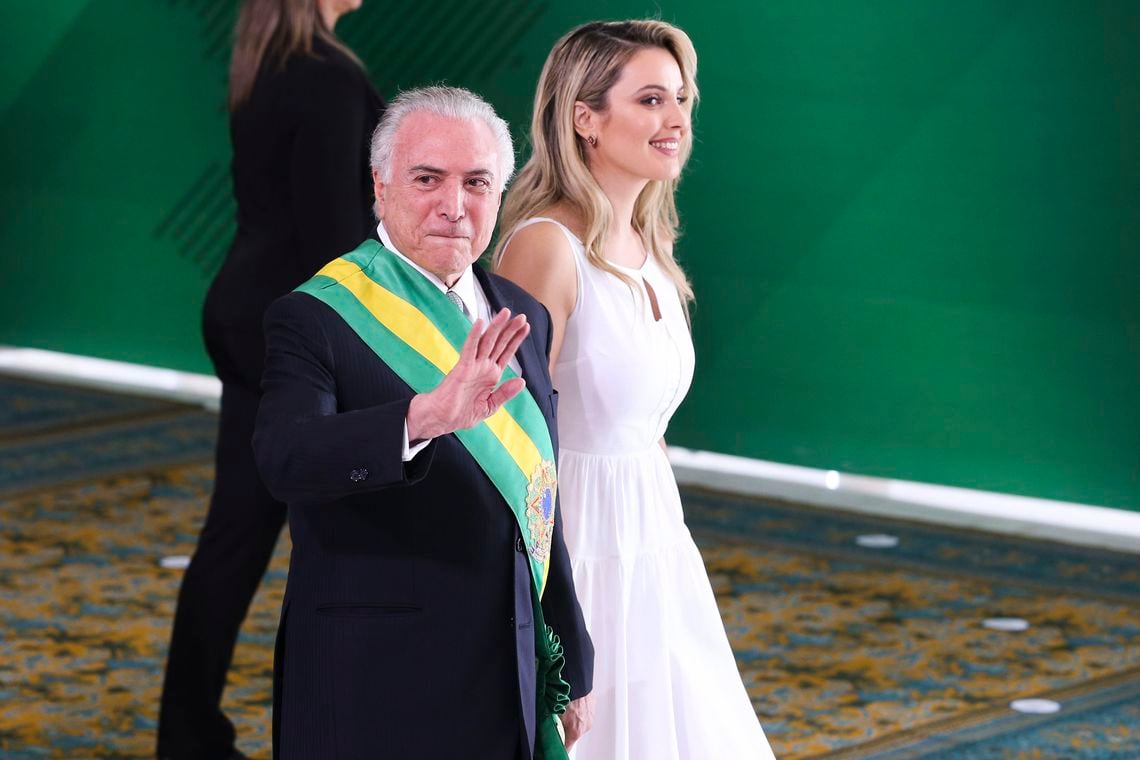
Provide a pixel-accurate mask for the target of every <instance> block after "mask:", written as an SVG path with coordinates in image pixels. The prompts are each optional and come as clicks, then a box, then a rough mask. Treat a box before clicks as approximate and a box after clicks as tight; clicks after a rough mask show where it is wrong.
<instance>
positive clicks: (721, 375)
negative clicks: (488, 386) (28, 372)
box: [0, 0, 1140, 510]
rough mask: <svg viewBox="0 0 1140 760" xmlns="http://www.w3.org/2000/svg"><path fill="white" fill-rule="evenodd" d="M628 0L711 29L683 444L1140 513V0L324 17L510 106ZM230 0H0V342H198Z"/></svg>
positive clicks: (604, 7) (374, 52)
mask: <svg viewBox="0 0 1140 760" xmlns="http://www.w3.org/2000/svg"><path fill="white" fill-rule="evenodd" d="M645 14H654V15H659V16H660V17H662V18H665V19H667V20H672V21H675V22H676V23H679V24H680V25H682V26H683V27H685V28H686V29H687V30H688V31H689V32H690V34H691V35H692V37H693V40H694V42H695V44H696V46H697V50H698V52H699V54H700V57H701V63H700V80H701V85H702V94H703V101H702V103H701V106H700V109H699V113H698V117H697V124H696V129H697V146H696V151H695V154H694V158H693V160H692V162H691V163H690V166H689V168H688V170H687V174H686V179H685V182H684V184H683V186H682V193H681V209H682V213H683V220H684V226H685V237H684V238H683V240H682V242H681V244H680V246H679V248H678V255H679V257H680V258H681V259H682V261H683V263H684V265H685V267H686V268H687V269H688V271H689V272H690V273H691V274H692V277H693V280H694V283H695V286H696V291H697V295H698V304H697V307H696V309H695V312H694V316H695V323H694V335H695V339H696V344H697V351H698V370H697V377H696V380H695V384H694V387H693V390H692V393H691V395H690V397H689V400H688V401H687V402H686V404H685V406H684V407H682V409H681V412H680V413H679V414H678V417H677V418H676V420H675V421H674V424H673V427H672V429H671V430H670V434H669V439H670V441H671V442H672V443H676V444H680V445H684V446H689V447H693V448H700V449H709V450H713V451H720V452H726V453H731V454H739V455H744V456H750V457H758V458H762V459H768V460H775V461H781V462H789V463H793V464H803V465H810V466H814V467H822V468H834V469H839V470H842V471H848V472H856V473H862V474H870V475H881V476H888V477H897V478H905V479H910V480H918V481H925V482H935V483H945V484H951V485H959V486H966V487H974V488H983V489H990V490H996V491H1003V492H1011V493H1022V494H1029V495H1034V496H1042V497H1047V498H1058V499H1067V500H1075V501H1080V502H1086V503H1092V504H1102V505H1108V506H1115V507H1122V508H1126V509H1132V510H1140V482H1138V481H1140V445H1138V443H1140V442H1138V438H1140V314H1138V312H1140V298H1138V297H1137V293H1138V292H1140V263H1138V260H1140V255H1138V252H1140V52H1138V51H1140V6H1138V5H1137V3H1135V2H1133V1H1132V0H1105V1H1103V2H1099V3H1085V2H1077V0H1070V1H1067V2H1047V1H1038V2H1010V1H1002V0H997V1H995V0H986V1H985V2H981V1H971V0H966V1H962V0H955V1H954V2H949V1H946V0H926V1H925V2H918V3H916V2H913V1H912V0H880V1H879V2H870V1H867V2H856V1H855V0H842V1H841V0H832V1H831V2H818V1H817V2H804V1H803V0H773V1H771V2H761V3H754V2H747V3H746V2H736V3H709V2H696V1H695V0H687V1H682V0H676V1H674V2H669V1H668V0H661V2H660V3H646V2H621V1H615V2H607V3H602V2H595V1H593V0H582V1H581V2H578V3H575V4H573V6H572V7H571V6H570V5H569V4H557V5H555V4H552V3H541V2H527V1H525V0H505V1H504V2H499V3H485V4H481V5H480V4H474V3H466V2H456V1H454V0H449V1H446V2H437V3H403V2H400V3H396V2H380V1H379V0H366V2H365V7H364V9H363V10H361V11H359V12H357V13H355V14H353V15H351V16H348V17H346V18H345V19H344V21H342V23H341V26H340V27H339V29H338V31H339V32H340V33H341V34H342V36H343V37H344V38H345V39H346V40H347V41H349V43H350V44H351V45H352V46H353V47H354V48H355V49H356V50H357V51H358V52H359V53H360V54H361V56H362V58H363V59H364V60H365V61H366V63H367V64H368V66H369V69H370V71H371V72H372V75H373V78H374V80H375V82H376V84H377V87H378V88H379V89H380V91H381V93H383V94H384V95H386V96H391V95H392V94H393V93H394V92H395V91H396V90H397V89H398V88H399V87H409V86H414V85H417V84H421V83H425V82H431V81H439V80H447V81H449V82H452V83H456V84H461V85H465V86H468V87H471V88H473V89H475V90H477V91H479V92H481V93H483V94H485V95H486V96H487V97H488V98H489V99H490V100H491V101H492V102H493V103H495V105H496V106H497V107H498V108H499V109H500V111H501V112H502V113H503V115H504V116H506V117H507V118H508V120H509V121H511V123H512V124H513V125H514V126H515V128H516V133H517V134H520V135H521V134H523V132H524V131H525V125H526V123H527V121H528V118H529V109H530V100H531V97H532V94H533V88H534V82H535V80H536V78H537V75H538V71H539V68H540V67H541V65H542V61H543V59H544V57H545V54H546V52H547V51H548V50H549V48H550V45H551V44H552V43H553V41H554V40H555V39H556V38H557V37H558V36H559V35H560V34H561V33H562V32H564V31H565V30H566V29H568V28H569V27H570V26H572V25H574V24H576V23H579V22H581V21H585V20H588V19H590V18H596V17H609V18H613V17H617V16H620V15H630V16H638V15H645ZM234 15H235V4H234V3H231V2H228V1H226V0H146V1H145V2H144V1H143V0H55V2H52V3H46V4H27V3H25V4H11V3H9V4H4V5H3V6H2V7H0V40H2V42H3V47H4V50H5V57H4V63H3V64H2V65H0V109H2V114H3V115H2V116H0V152H2V159H3V164H2V165H3V181H2V183H0V194H2V204H0V209H2V211H0V213H2V214H3V218H2V222H3V223H2V225H0V342H2V343H7V344H13V345H24V346H38V347H44V348H51V349H57V350H61V351H69V352H74V353H80V354H89V355H95V356H104V357H110V358H116V359H124V360H129V361H135V362H144V363H148V364H156V365H162V366H169V367H177V368H182V369H188V370H194V371H209V363H208V361H207V360H206V358H205V353H204V351H203V348H202V345H201V340H200V337H199V331H198V320H199V313H200V309H201V302H202V297H203V295H204V292H205V288H206V286H207V284H208V281H209V277H210V275H211V274H212V272H213V271H214V269H215V268H216V267H217V265H218V263H219V262H220V260H221V257H222V256H223V255H224V252H225V249H226V246H227V244H228V242H229V237H230V235H231V234H232V232H233V219H232V216H233V206H232V201H231V200H230V196H229V185H228V182H229V178H228V161H229V146H228V142H227V133H226V115H225V113H224V109H223V101H224V93H225V67H226V62H227V56H228V39H229V34H230V28H231V25H232V23H233V18H234ZM521 150H522V152H523V153H524V154H525V151H526V148H525V145H523V146H522V148H521Z"/></svg>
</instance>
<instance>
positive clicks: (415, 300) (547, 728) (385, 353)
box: [297, 240, 570, 760]
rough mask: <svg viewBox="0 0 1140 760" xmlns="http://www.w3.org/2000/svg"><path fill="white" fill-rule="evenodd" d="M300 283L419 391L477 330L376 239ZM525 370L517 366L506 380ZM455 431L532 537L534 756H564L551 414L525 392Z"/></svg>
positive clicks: (549, 759) (565, 693) (527, 538)
mask: <svg viewBox="0 0 1140 760" xmlns="http://www.w3.org/2000/svg"><path fill="white" fill-rule="evenodd" d="M297 290H299V291H301V292H303V293H308V294H309V295H311V296H313V297H314V298H316V299H318V300H319V301H322V302H324V303H325V304H327V305H328V306H330V307H331V308H332V309H333V310H334V311H335V312H336V313H337V314H339V315H340V317H341V318H342V319H343V320H344V321H345V322H346V323H347V324H348V326H349V327H351V328H352V329H353V331H354V332H356V334H357V335H359V336H360V338H361V340H363V341H364V343H365V344H366V345H367V346H368V347H369V348H371V349H372V351H374V352H375V353H376V355H377V356H378V357H380V359H381V360H382V361H383V362H384V363H385V364H387V365H388V366H389V367H390V368H391V369H392V370H393V371H394V372H395V373H396V374H397V375H399V376H400V378H401V379H402V380H403V381H404V382H406V383H407V384H408V385H409V386H411V388H412V390H414V391H415V392H416V393H427V392H428V391H431V390H434V389H435V388H436V387H437V386H438V385H439V384H440V382H441V381H442V380H443V378H444V376H445V375H446V374H447V373H448V372H450V371H451V369H452V368H453V367H454V366H455V364H456V363H457V362H458V361H459V351H460V350H461V348H462V346H463V343H464V341H465V340H466V338H467V333H468V332H469V331H470V329H471V324H470V323H469V322H468V321H467V318H466V317H465V316H464V315H463V314H462V312H460V311H459V309H457V308H456V307H455V305H454V304H453V303H451V302H450V301H449V300H448V299H447V297H446V296H445V295H444V294H443V292H441V291H440V289H439V288H437V287H436V286H435V285H433V284H432V283H430V282H428V281H427V279H426V278H424V276H423V275H422V274H420V273H419V272H417V271H416V270H415V269H414V268H412V267H411V266H410V265H409V264H408V263H407V262H406V261H404V260H402V259H401V258H400V257H399V256H396V255H395V254H393V253H392V252H391V251H389V250H387V249H386V248H384V247H383V246H382V245H380V243H378V242H376V241H375V240H367V241H365V242H364V243H362V244H361V245H360V246H359V247H358V248H357V249H356V250H355V251H352V252H351V253H348V254H345V255H344V256H342V257H340V258H339V259H334V260H333V261H331V262H329V263H328V264H327V265H325V267H324V268H322V269H321V271H319V272H317V274H316V275H314V276H313V278H312V279H310V280H309V281H308V282H306V283H304V284H303V285H301V286H300V287H299V288H297ZM516 376H517V375H516V373H515V372H514V370H512V369H510V368H509V367H508V368H507V369H506V370H505V371H504V373H503V380H504V381H505V380H508V379H510V378H513V377H516ZM455 436H456V437H457V438H458V439H459V441H460V442H461V443H462V444H463V446H464V447H465V448H466V449H467V451H468V452H469V453H470V454H471V456H472V457H473V458H474V459H475V461H476V462H477V463H478V464H479V467H480V468H482V470H483V472H485V473H486V474H487V477H488V478H490V480H491V482H492V483H494V485H495V487H496V488H497V489H498V491H499V493H500V494H502V496H503V498H504V499H505V500H506V502H507V505H508V506H509V507H510V509H511V512H512V513H513V514H514V517H515V521H516V522H517V523H518V526H519V530H520V531H521V532H522V536H523V540H524V542H525V543H526V549H527V557H528V558H529V560H530V570H531V579H532V581H533V583H532V584H531V587H532V594H531V599H532V606H533V609H534V631H535V655H536V657H537V659H538V672H537V682H538V705H537V708H538V715H537V717H538V729H537V736H536V746H535V757H536V758H543V759H544V760H555V759H564V758H566V751H565V748H564V747H563V745H562V741H561V739H560V738H559V735H558V730H559V725H558V720H557V718H556V717H555V716H556V715H559V714H561V713H562V712H563V711H565V709H566V705H567V703H568V702H569V693H570V687H569V686H568V685H567V684H566V682H565V681H563V680H562V663H563V659H562V647H561V644H560V642H559V641H558V637H557V636H555V635H554V632H553V631H552V630H551V629H550V628H549V627H547V625H546V623H545V621H544V620H543V616H542V606H541V604H540V600H541V598H542V593H543V591H544V590H545V588H546V579H547V576H548V575H549V573H550V542H551V539H552V537H553V534H554V504H555V498H556V495H557V488H558V482H557V475H556V472H555V465H554V447H553V445H552V444H551V440H550V431H549V430H548V429H547V427H546V419H545V418H544V417H543V416H542V411H541V410H540V409H539V408H538V404H536V403H535V400H534V398H533V397H532V396H531V395H530V394H529V393H526V392H523V393H518V394H516V395H515V396H514V398H512V399H510V400H509V401H507V402H506V403H505V404H503V405H502V406H501V407H500V408H499V409H498V410H497V411H496V412H495V413H494V414H492V415H491V416H490V417H488V418H487V419H485V420H483V421H482V422H480V423H479V424H477V425H475V426H474V427H472V428H468V429H466V430H456V431H455Z"/></svg>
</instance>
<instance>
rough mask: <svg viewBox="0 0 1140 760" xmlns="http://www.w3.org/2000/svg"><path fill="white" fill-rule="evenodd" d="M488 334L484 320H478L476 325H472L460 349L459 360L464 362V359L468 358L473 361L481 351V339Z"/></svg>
mask: <svg viewBox="0 0 1140 760" xmlns="http://www.w3.org/2000/svg"><path fill="white" fill-rule="evenodd" d="M484 332H486V323H485V322H483V320H482V319H476V320H475V323H474V324H472V325H471V329H470V330H468V331H467V337H466V338H465V339H464V341H463V347H462V348H461V349H459V360H460V361H463V357H465V356H467V357H470V358H472V359H474V358H475V355H476V354H477V353H478V350H479V339H480V338H481V337H483V333H484Z"/></svg>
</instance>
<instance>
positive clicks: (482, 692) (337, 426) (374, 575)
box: [254, 266, 593, 760]
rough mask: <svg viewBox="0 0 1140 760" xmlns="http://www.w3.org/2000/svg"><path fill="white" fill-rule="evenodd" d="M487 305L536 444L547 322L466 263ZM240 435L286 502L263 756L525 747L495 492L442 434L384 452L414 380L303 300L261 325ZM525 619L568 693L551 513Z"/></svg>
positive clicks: (561, 560) (528, 644) (564, 601)
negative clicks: (502, 333)
mask: <svg viewBox="0 0 1140 760" xmlns="http://www.w3.org/2000/svg"><path fill="white" fill-rule="evenodd" d="M475 273H476V276H477V277H478V280H479V283H480V285H481V286H482V287H483V291H484V293H485V294H486V296H487V300H488V302H489V303H490V305H491V308H492V311H493V312H494V311H497V310H498V309H500V308H501V307H504V306H505V307H507V308H509V309H510V310H511V312H512V313H514V314H518V313H523V314H526V316H527V320H528V322H529V323H530V326H531V332H530V335H529V336H527V338H526V340H525V341H524V342H523V344H522V346H521V347H520V348H519V350H518V352H517V353H516V358H517V359H518V361H519V364H520V366H521V369H522V375H523V377H524V378H525V380H526V383H527V386H526V390H524V391H523V392H524V393H526V392H529V393H530V394H531V395H533V397H534V399H535V401H537V402H538V406H539V408H540V409H541V410H542V414H543V416H544V417H545V418H546V421H547V424H548V425H549V427H550V430H551V434H552V437H553V438H554V445H555V451H556V452H557V446H558V441H557V434H556V432H555V431H556V428H555V425H554V416H555V407H556V398H557V394H556V393H555V391H554V389H553V388H552V387H551V382H550V376H549V373H548V370H547V356H548V353H549V347H550V338H551V332H550V318H549V315H548V314H547V313H546V310H545V308H543V307H542V305H541V304H539V303H538V302H537V301H535V300H534V299H533V298H531V297H530V296H529V295H527V294H526V293H525V292H524V291H522V290H521V289H520V288H518V287H517V286H515V285H513V284H512V283H510V282H508V281H506V280H504V279H502V278H500V277H497V276H495V275H490V274H487V273H485V272H483V270H482V269H481V268H480V267H479V266H475ZM265 334H266V343H267V353H266V366H265V374H264V379H263V382H262V389H263V393H264V395H263V398H262V401H261V407H260V410H259V413H258V422H257V429H256V433H255V435H254V450H255V452H256V455H257V460H258V465H259V467H260V469H261V472H262V477H263V478H264V480H265V483H266V485H267V486H268V487H269V490H270V491H271V492H272V493H273V494H274V496H276V497H277V498H279V499H282V500H283V501H286V502H287V503H288V505H289V528H290V532H291V534H292V540H293V553H292V557H291V559H290V564H289V580H288V585H287V589H286V592H285V602H284V605H283V609H282V613H281V626H280V630H279V631H278V635H277V654H276V658H275V663H274V746H275V757H276V756H279V757H280V758H284V759H285V760H289V759H290V758H303V759H304V760H312V759H314V758H333V757H335V758H367V759H368V760H376V758H401V759H403V758H425V759H431V758H456V757H470V758H480V759H483V758H486V759H488V760H497V759H498V758H515V757H523V758H530V757H531V754H532V749H531V748H532V747H533V744H534V729H535V726H534V723H535V660H534V631H533V627H532V611H531V577H530V568H529V566H528V560H527V556H526V554H525V553H524V551H525V549H524V547H523V542H522V537H521V534H520V532H519V529H518V527H517V524H516V522H515V519H514V517H513V515H512V514H511V512H510V511H509V509H508V507H507V505H506V503H505V501H504V500H503V498H502V496H501V495H500V494H499V492H498V491H497V490H496V489H495V487H494V485H492V483H491V481H490V480H489V479H488V478H487V476H486V475H485V474H484V473H483V471H482V470H481V469H480V468H479V466H478V465H477V464H476V463H475V461H474V460H473V459H472V458H471V456H470V455H469V454H468V452H467V450H466V449H465V448H464V447H463V445H462V444H461V443H460V442H459V440H458V439H457V438H456V437H455V436H454V435H445V436H441V437H439V438H437V439H435V440H433V441H432V442H431V443H430V444H429V445H428V446H427V447H426V448H425V449H424V450H422V451H420V452H419V453H418V455H417V456H416V457H415V458H414V459H413V460H412V461H411V462H408V463H405V462H403V461H402V452H403V441H404V438H403V436H404V423H405V419H406V417H407V412H408V405H409V403H410V401H411V399H412V396H413V395H414V394H413V391H412V390H411V388H409V387H408V386H407V385H406V384H405V383H404V382H403V381H402V380H401V379H400V378H399V377H398V376H397V375H396V374H395V373H394V372H393V371H392V370H391V369H390V368H389V367H388V366H387V365H386V364H384V363H383V362H382V361H381V360H380V359H379V358H378V357H377V356H376V355H375V354H374V353H373V352H372V351H371V349H369V348H368V347H367V346H366V345H365V344H364V343H363V341H361V339H360V338H359V337H358V336H357V335H356V333H355V332H353V330H352V329H351V328H350V327H349V326H348V325H347V324H346V323H345V322H344V321H343V320H342V319H341V318H340V317H339V316H338V315H337V314H336V313H335V312H334V311H333V310H332V309H331V308H329V307H328V306H327V305H325V304H324V303H322V302H320V301H318V300H316V299H315V298H312V297H311V296H309V295H307V294H304V293H290V294H288V295H286V296H284V297H282V298H280V299H279V300H277V301H276V302H275V303H274V304H273V305H272V306H271V307H270V309H269V311H268V312H267V314H266V319H265ZM543 613H544V615H545V617H546V621H547V623H548V624H549V625H550V626H551V627H552V628H553V629H554V630H555V632H556V633H557V634H558V635H559V636H560V637H561V638H562V642H563V646H564V649H565V652H566V667H565V670H564V677H565V678H566V680H567V681H568V682H569V683H570V686H571V698H577V697H580V696H583V695H585V694H586V693H588V692H589V691H590V689H591V678H592V671H593V646H592V644H591V642H590V638H589V636H588V634H587V633H586V629H585V625H584V622H583V619H582V613H581V609H580V608H579V606H578V601H577V597H576V596H575V594H574V586H573V580H572V578H571V572H570V563H569V558H568V556H567V553H566V545H565V543H564V541H563V538H562V530H561V514H560V513H556V522H555V531H554V538H553V545H552V559H551V570H550V576H549V581H548V585H547V588H546V592H545V596H544V599H543Z"/></svg>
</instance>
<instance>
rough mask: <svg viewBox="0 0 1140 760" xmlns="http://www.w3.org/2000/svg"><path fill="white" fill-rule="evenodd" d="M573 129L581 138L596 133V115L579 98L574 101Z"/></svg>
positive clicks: (586, 138) (585, 138) (587, 137)
mask: <svg viewBox="0 0 1140 760" xmlns="http://www.w3.org/2000/svg"><path fill="white" fill-rule="evenodd" d="M574 131H575V132H577V133H578V136H579V137H581V138H582V139H583V140H589V139H590V136H591V135H594V136H596V135H597V134H598V115H597V114H596V113H595V112H594V109H592V108H590V107H589V106H588V105H586V104H585V103H583V102H582V101H580V100H576V101H574Z"/></svg>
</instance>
